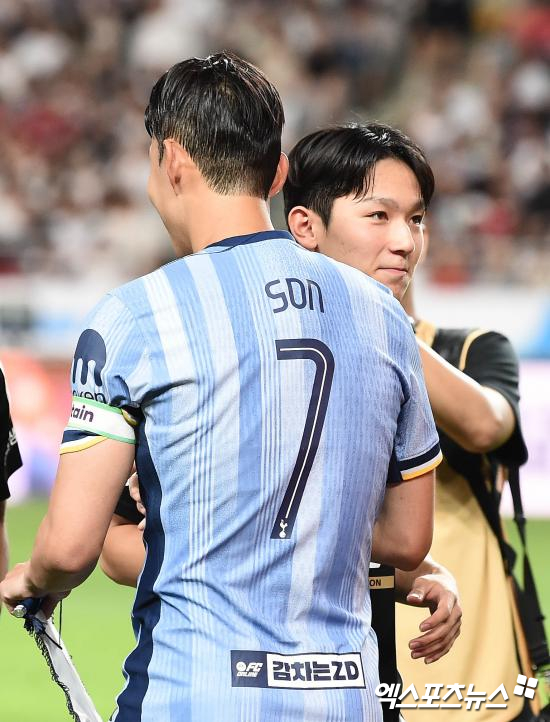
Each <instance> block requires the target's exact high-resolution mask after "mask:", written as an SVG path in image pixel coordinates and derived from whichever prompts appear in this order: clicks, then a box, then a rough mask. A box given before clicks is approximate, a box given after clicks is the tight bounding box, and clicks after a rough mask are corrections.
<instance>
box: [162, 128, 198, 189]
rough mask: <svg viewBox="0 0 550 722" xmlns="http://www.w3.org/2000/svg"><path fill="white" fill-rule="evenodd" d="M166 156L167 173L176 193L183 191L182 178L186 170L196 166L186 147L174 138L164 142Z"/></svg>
mask: <svg viewBox="0 0 550 722" xmlns="http://www.w3.org/2000/svg"><path fill="white" fill-rule="evenodd" d="M163 144H164V158H165V162H166V173H167V175H168V179H169V181H170V185H171V186H172V189H173V191H174V193H175V195H177V196H178V195H180V193H181V191H182V179H183V177H184V176H185V173H186V171H188V170H189V169H191V168H195V169H196V166H195V164H194V163H193V161H192V160H191V158H190V156H189V153H188V152H187V151H186V150H185V148H184V147H183V146H182V145H181V143H178V141H177V140H174V139H173V138H167V139H166V140H165V141H164V142H163Z"/></svg>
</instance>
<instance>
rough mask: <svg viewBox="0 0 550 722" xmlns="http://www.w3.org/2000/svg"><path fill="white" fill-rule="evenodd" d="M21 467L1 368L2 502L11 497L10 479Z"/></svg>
mask: <svg viewBox="0 0 550 722" xmlns="http://www.w3.org/2000/svg"><path fill="white" fill-rule="evenodd" d="M20 466H21V456H20V454H19V448H18V446H17V439H16V438H15V432H14V430H13V425H12V423H11V416H10V406H9V402H8V394H7V391H6V381H5V379H4V373H3V371H2V368H1V367H0V501H4V500H5V499H7V498H8V497H9V495H10V491H9V489H8V479H9V478H10V476H11V475H12V474H13V472H14V471H16V470H17V469H19V467H20Z"/></svg>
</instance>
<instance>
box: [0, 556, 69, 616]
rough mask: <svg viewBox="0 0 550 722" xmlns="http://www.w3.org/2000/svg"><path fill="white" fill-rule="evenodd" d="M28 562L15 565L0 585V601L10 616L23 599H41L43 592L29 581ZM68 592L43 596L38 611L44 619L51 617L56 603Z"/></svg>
mask: <svg viewBox="0 0 550 722" xmlns="http://www.w3.org/2000/svg"><path fill="white" fill-rule="evenodd" d="M29 572H30V562H28V561H27V562H23V563H22V564H16V565H15V566H14V568H13V569H12V570H11V572H8V574H6V577H5V579H4V581H3V582H2V583H1V584H0V600H1V601H2V602H4V604H5V605H6V607H7V609H8V611H9V612H10V614H11V613H12V612H13V610H14V608H15V607H16V606H17V605H18V604H20V603H21V602H22V601H23V599H27V598H28V597H42V596H44V594H43V590H40V589H38V588H37V587H36V586H35V585H34V584H33V583H32V581H31V579H30V576H29ZM68 594H69V592H68V591H67V592H56V593H55V594H49V595H47V596H44V600H43V602H42V605H41V607H40V610H41V611H42V612H43V613H44V615H45V616H46V617H51V615H52V614H53V610H54V609H55V607H56V606H57V603H58V602H59V601H60V600H61V599H64V598H65V597H66V596H67V595H68Z"/></svg>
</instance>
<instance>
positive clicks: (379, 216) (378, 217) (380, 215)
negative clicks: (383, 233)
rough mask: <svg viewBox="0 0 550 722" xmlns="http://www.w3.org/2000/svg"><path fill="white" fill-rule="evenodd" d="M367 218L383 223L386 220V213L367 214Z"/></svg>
mask: <svg viewBox="0 0 550 722" xmlns="http://www.w3.org/2000/svg"><path fill="white" fill-rule="evenodd" d="M367 218H374V220H375V221H385V220H387V218H388V214H387V213H386V211H375V212H374V213H368V214H367Z"/></svg>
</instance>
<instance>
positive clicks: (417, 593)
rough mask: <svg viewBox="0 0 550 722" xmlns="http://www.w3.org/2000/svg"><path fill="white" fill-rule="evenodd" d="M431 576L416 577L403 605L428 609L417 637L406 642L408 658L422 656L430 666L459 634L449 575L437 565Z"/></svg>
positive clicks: (458, 610)
mask: <svg viewBox="0 0 550 722" xmlns="http://www.w3.org/2000/svg"><path fill="white" fill-rule="evenodd" d="M437 567H438V568H437V569H436V570H435V571H434V573H431V574H424V575H422V576H419V577H417V578H416V579H415V580H414V582H413V584H412V588H411V590H410V592H409V593H408V594H407V597H406V603H407V604H410V605H412V606H417V607H429V609H430V611H431V612H432V614H431V616H429V617H428V618H427V619H425V620H424V621H423V622H422V623H421V624H420V631H421V632H423V634H421V635H420V636H419V637H416V638H415V639H412V640H411V641H410V642H409V647H410V649H411V657H412V658H413V659H420V658H422V657H424V662H425V663H426V664H431V663H432V662H435V661H436V660H438V659H440V658H441V657H443V656H444V655H445V654H447V652H448V651H449V650H450V649H451V647H452V646H453V644H454V641H455V639H456V638H457V637H458V635H459V634H460V625H461V619H462V609H461V607H460V601H459V597H458V591H457V588H456V582H455V580H454V577H453V576H452V574H450V573H449V572H448V571H447V570H446V569H445V567H441V566H439V565H437Z"/></svg>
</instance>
